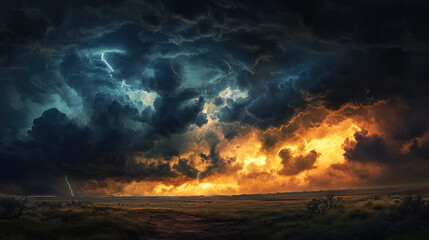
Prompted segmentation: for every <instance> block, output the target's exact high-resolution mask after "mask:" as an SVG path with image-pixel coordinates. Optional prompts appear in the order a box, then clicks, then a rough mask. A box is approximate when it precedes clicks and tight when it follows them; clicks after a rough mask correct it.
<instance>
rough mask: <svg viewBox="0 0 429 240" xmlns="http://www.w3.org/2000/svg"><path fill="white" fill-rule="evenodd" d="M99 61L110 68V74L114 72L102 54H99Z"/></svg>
mask: <svg viewBox="0 0 429 240" xmlns="http://www.w3.org/2000/svg"><path fill="white" fill-rule="evenodd" d="M101 61H103V62H104V63H105V64H106V65H107V66H108V67H109V68H110V70H112V72H115V71H113V68H112V67H111V66H110V64H109V63H108V62H107V61H106V59H104V52H103V53H101Z"/></svg>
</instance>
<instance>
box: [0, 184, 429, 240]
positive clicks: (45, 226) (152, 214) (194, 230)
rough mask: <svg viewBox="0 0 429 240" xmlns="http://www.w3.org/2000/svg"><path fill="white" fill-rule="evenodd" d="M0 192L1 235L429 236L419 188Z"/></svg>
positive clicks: (428, 213) (428, 214) (427, 208)
mask: <svg viewBox="0 0 429 240" xmlns="http://www.w3.org/2000/svg"><path fill="white" fill-rule="evenodd" d="M340 194H341V192H337V193H335V194H333V193H325V194H322V193H320V194H317V193H313V195H312V196H310V195H307V196H304V197H303V196H294V195H287V196H288V197H287V198H283V197H279V196H277V195H271V196H269V197H267V196H266V195H261V196H245V197H241V198H239V197H237V198H234V197H229V198H227V197H225V198H222V197H219V198H215V197H214V198H210V197H208V198H204V197H195V198H185V199H182V198H174V199H173V198H172V199H168V198H166V199H156V200H154V199H133V200H132V201H131V200H129V199H128V200H127V199H117V198H116V199H103V200H94V201H88V199H80V200H76V199H73V200H71V199H61V200H59V199H55V200H54V199H53V200H49V201H48V200H40V199H36V200H35V199H26V198H2V199H0V218H1V219H0V239H223V240H227V239H429V203H428V202H427V201H426V200H424V197H422V196H421V195H418V194H415V193H409V192H407V193H382V194H371V195H370V194H343V196H340Z"/></svg>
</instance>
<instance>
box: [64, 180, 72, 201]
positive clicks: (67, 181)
mask: <svg viewBox="0 0 429 240" xmlns="http://www.w3.org/2000/svg"><path fill="white" fill-rule="evenodd" d="M64 179H65V180H66V183H67V185H68V187H69V189H70V194H71V195H72V196H73V197H74V193H73V189H72V188H71V185H70V183H69V180H67V176H65V177H64Z"/></svg>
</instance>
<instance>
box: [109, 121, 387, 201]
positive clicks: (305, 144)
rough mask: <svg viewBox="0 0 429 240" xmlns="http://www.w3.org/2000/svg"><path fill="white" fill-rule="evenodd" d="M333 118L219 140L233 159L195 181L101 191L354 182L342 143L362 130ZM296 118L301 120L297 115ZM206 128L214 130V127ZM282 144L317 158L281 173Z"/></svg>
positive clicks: (269, 188) (278, 188)
mask: <svg viewBox="0 0 429 240" xmlns="http://www.w3.org/2000/svg"><path fill="white" fill-rule="evenodd" d="M336 117H337V116H335V115H333V114H331V115H330V116H328V117H327V118H326V119H325V120H324V121H323V122H321V123H320V124H318V125H316V126H314V127H309V128H304V127H300V129H299V130H298V131H294V133H293V134H291V135H290V136H287V128H286V127H285V128H280V129H272V130H268V131H266V132H261V131H258V130H256V129H253V130H251V131H250V132H248V133H247V134H245V135H243V136H238V137H235V138H234V139H232V140H231V141H226V140H225V141H220V143H219V144H218V146H217V149H218V151H219V155H220V156H221V157H222V158H224V159H230V158H233V159H235V161H234V162H233V163H232V164H231V166H229V168H228V169H226V170H225V171H223V172H219V173H215V174H213V175H211V176H208V177H205V178H203V179H200V180H199V181H198V180H196V179H189V178H179V179H173V180H171V179H169V180H166V181H161V180H157V181H133V182H131V183H123V185H122V187H121V190H120V191H117V192H112V191H111V189H112V187H113V186H114V185H115V184H117V183H110V184H109V183H108V184H107V186H105V187H104V188H105V190H104V191H105V192H109V193H110V194H113V195H118V196H142V195H164V196H179V195H216V194H245V193H247V194H251V193H270V192H287V191H299V190H314V189H320V188H323V187H324V188H329V187H335V188H341V187H346V184H349V185H353V184H355V183H356V182H357V181H359V179H357V178H355V177H354V176H353V174H350V173H348V172H347V169H346V167H345V166H346V165H345V164H344V163H345V162H346V160H345V159H344V156H343V154H344V149H343V144H344V142H345V141H346V139H353V135H354V133H355V132H357V131H360V130H361V129H360V128H359V127H358V126H357V125H356V123H355V121H354V120H353V119H340V120H335V119H336ZM294 121H296V122H299V119H295V120H294ZM333 123H334V124H333ZM292 124H294V123H292ZM208 127H209V128H211V129H214V130H216V126H208ZM287 127H289V126H287ZM197 134H199V133H197ZM267 135H270V136H274V137H277V139H280V140H279V141H277V142H275V144H274V145H272V146H270V147H263V140H262V139H264V137H265V136H267ZM196 147H198V149H199V150H198V151H201V150H204V149H205V152H206V153H207V152H208V149H207V147H203V146H199V145H198V144H196ZM282 149H288V151H290V153H291V156H292V157H293V158H296V159H298V160H299V159H304V158H299V157H300V156H303V157H305V156H307V155H308V154H310V152H312V151H315V152H317V155H314V156H318V157H317V159H316V160H315V162H314V165H313V166H311V167H310V168H308V169H305V170H302V171H300V170H298V171H299V172H298V173H297V174H294V175H284V174H282V173H281V170H282V169H283V167H284V166H283V164H282V159H281V158H280V157H279V152H280V151H281V150H282ZM182 157H183V156H182ZM184 157H187V158H188V159H192V161H193V162H194V163H195V166H196V167H197V168H198V169H199V170H201V171H204V169H205V168H206V166H207V164H205V163H203V162H201V160H199V159H198V157H197V156H196V154H192V153H189V154H187V155H185V156H184ZM298 160H295V161H298ZM298 165H299V164H298ZM332 166H335V167H334V168H333V167H332ZM347 166H349V165H347ZM341 167H342V168H344V169H342V168H341ZM349 167H350V166H349ZM353 167H354V168H359V169H360V170H361V171H367V172H371V173H372V174H378V173H379V172H380V171H381V170H380V169H379V168H378V167H377V166H369V165H365V164H354V165H353ZM338 169H340V170H338Z"/></svg>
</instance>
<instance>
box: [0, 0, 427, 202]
mask: <svg viewBox="0 0 429 240" xmlns="http://www.w3.org/2000/svg"><path fill="white" fill-rule="evenodd" d="M428 7H429V3H428V2H427V1H395V0H393V1H332V0H329V1H325V0H323V1H284V0H281V1H280V0H279V1H272V0H267V1H251V0H246V1H244V0H243V1H241V0H232V1H226V0H210V1H202V0H187V1H172V0H171V1H170V0H165V1H139V0H126V1H120V0H111V1H102V0H97V1H60V2H59V1H37V0H34V1H25V0H13V1H1V3H0V9H1V10H0V19H1V21H0V195H37V196H45V195H48V196H70V195H71V194H72V193H74V194H73V195H75V196H152V195H216V194H254V193H275V192H290V191H307V190H321V189H344V188H365V187H382V186H394V185H407V184H422V183H427V182H428V180H429V175H428V174H427V172H428V171H429V108H428V107H427V106H428V105H429V82H428V80H429V79H428V78H429V67H428V66H429V44H428V43H429V26H428V24H427V23H428V22H429V17H428V14H427V12H428V9H429V8H428ZM69 184H70V185H69ZM69 186H70V187H71V188H72V189H73V192H71V191H70V189H69Z"/></svg>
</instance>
